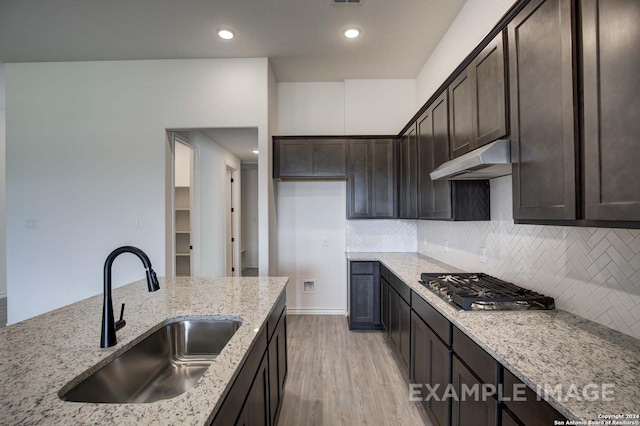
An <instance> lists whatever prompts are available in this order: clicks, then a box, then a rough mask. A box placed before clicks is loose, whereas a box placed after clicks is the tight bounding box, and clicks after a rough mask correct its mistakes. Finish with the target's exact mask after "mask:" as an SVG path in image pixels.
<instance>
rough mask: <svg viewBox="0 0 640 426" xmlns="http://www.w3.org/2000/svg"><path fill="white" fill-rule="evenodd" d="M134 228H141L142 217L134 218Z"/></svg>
mask: <svg viewBox="0 0 640 426" xmlns="http://www.w3.org/2000/svg"><path fill="white" fill-rule="evenodd" d="M136 228H142V218H141V217H139V218H137V219H136Z"/></svg>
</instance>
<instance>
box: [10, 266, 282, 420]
mask: <svg viewBox="0 0 640 426" xmlns="http://www.w3.org/2000/svg"><path fill="white" fill-rule="evenodd" d="M159 281H160V290H158V291H156V292H154V293H149V292H148V291H147V285H146V282H144V280H140V281H137V282H134V283H131V284H128V285H126V286H123V287H120V288H117V289H115V290H114V293H113V304H114V310H115V311H116V312H119V307H120V305H121V304H122V303H126V310H125V314H124V318H125V320H126V322H127V325H126V326H125V327H124V328H122V329H121V330H119V331H118V333H117V338H118V343H117V344H116V345H115V346H113V347H111V348H107V349H101V348H100V324H101V320H102V317H101V315H102V295H97V296H94V297H91V298H89V299H85V300H82V301H80V302H77V303H74V304H72V305H68V306H65V307H62V308H60V309H57V310H55V311H51V312H48V313H45V314H42V315H39V316H37V317H34V318H31V319H28V320H26V321H23V322H20V323H17V324H14V325H11V326H9V327H6V328H3V329H0V376H1V377H2V386H1V387H0V424H3V425H14V424H47V425H55V424H65V425H71V424H118V425H141V424H153V425H175V424H180V425H204V424H209V423H210V422H211V420H212V419H213V417H214V415H215V413H216V412H217V411H218V409H219V408H220V405H221V401H222V400H223V398H224V397H225V395H226V393H227V392H228V391H229V388H230V387H231V384H232V383H233V381H234V379H235V377H236V376H237V375H238V372H239V370H240V369H241V367H242V365H243V363H244V360H245V358H246V357H247V356H248V354H249V353H250V352H251V349H252V347H253V346H254V343H255V340H256V339H257V336H258V335H259V334H262V333H260V332H261V331H262V330H263V328H264V327H266V325H267V321H268V319H269V317H270V313H271V312H272V310H273V309H274V306H275V305H276V303H277V302H278V301H279V300H280V297H281V296H283V293H284V291H285V288H286V284H287V282H288V278H286V277H277V278H271V277H269V278H258V277H255V278H253V277H252V278H249V277H245V278H191V277H189V278H166V279H163V278H160V279H159ZM209 316H216V317H221V318H225V317H226V318H237V317H240V318H242V325H241V326H240V328H239V329H238V330H237V331H236V333H235V334H234V335H233V337H232V338H231V340H230V341H229V342H228V343H227V345H226V346H225V347H224V349H223V350H222V352H221V353H220V355H219V356H218V357H217V358H216V359H215V360H214V361H213V363H212V364H211V366H210V367H209V368H208V370H207V371H206V372H205V374H204V375H203V376H202V377H201V378H200V380H199V381H198V382H197V383H196V385H195V386H194V387H193V388H191V389H189V390H187V391H186V392H185V393H183V394H181V395H179V396H177V397H175V398H172V399H168V400H160V401H157V402H153V403H148V404H95V403H76V402H65V401H62V400H61V399H60V398H59V397H58V392H59V391H60V389H61V388H63V387H65V386H66V385H69V384H75V383H78V382H80V381H81V380H82V379H83V378H84V377H85V376H86V375H87V370H89V369H91V370H92V371H93V370H95V369H96V368H94V367H96V366H102V365H104V364H106V363H107V362H109V361H110V360H111V359H113V358H115V357H116V356H118V355H119V354H121V353H122V352H124V351H125V350H126V349H128V348H130V347H132V346H133V345H135V344H136V343H138V342H139V341H141V340H142V339H143V338H144V337H146V336H147V335H149V334H151V332H152V331H154V330H155V329H158V328H159V327H160V326H161V325H162V324H164V323H166V322H168V320H171V319H174V318H184V319H189V318H202V317H209ZM66 387H68V386H66Z"/></svg>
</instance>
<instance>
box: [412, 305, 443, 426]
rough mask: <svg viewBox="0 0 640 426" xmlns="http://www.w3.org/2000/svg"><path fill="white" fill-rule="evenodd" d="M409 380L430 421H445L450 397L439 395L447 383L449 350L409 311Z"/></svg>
mask: <svg viewBox="0 0 640 426" xmlns="http://www.w3.org/2000/svg"><path fill="white" fill-rule="evenodd" d="M409 376H410V379H411V383H413V384H415V385H416V387H417V388H418V389H420V393H419V394H418V395H419V396H420V400H421V401H420V403H421V405H422V406H423V407H424V409H425V410H426V412H427V414H428V415H429V418H430V419H431V421H432V423H433V424H434V425H437V426H444V425H448V424H449V413H450V411H449V410H450V400H449V398H443V395H444V393H445V390H446V387H447V385H448V384H449V383H450V382H451V349H450V348H449V347H448V346H447V345H446V344H445V343H444V342H442V341H441V340H440V339H439V338H438V336H436V334H435V333H434V332H433V330H431V328H429V326H428V325H427V324H426V323H425V322H424V321H423V320H422V319H421V318H420V317H419V316H418V315H417V314H416V313H415V312H411V369H410V373H409Z"/></svg>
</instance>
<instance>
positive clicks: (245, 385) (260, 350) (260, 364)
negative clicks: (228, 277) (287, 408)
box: [211, 294, 287, 426]
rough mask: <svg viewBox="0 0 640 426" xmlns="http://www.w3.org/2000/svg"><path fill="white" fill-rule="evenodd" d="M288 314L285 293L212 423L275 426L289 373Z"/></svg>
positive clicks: (260, 333) (218, 425)
mask: <svg viewBox="0 0 640 426" xmlns="http://www.w3.org/2000/svg"><path fill="white" fill-rule="evenodd" d="M286 317H287V313H286V294H282V296H280V299H279V300H278V302H277V303H276V306H275V307H274V309H273V311H272V312H271V314H270V316H269V318H268V320H267V323H266V325H265V326H264V327H262V329H261V330H260V332H259V334H258V336H257V337H256V342H255V343H254V345H253V348H252V349H251V351H250V352H249V354H248V355H247V358H246V360H245V361H244V364H243V365H242V367H241V368H240V371H239V372H238V375H237V376H236V379H235V381H234V382H233V384H232V385H231V388H230V389H229V391H228V393H227V395H226V397H225V399H224V401H222V405H221V406H220V409H219V410H218V412H217V413H216V415H215V417H214V419H213V421H212V423H211V424H212V425H214V426H227V425H242V426H255V425H258V426H262V425H264V426H268V425H272V426H273V425H275V424H276V423H277V420H278V415H279V412H280V407H281V405H282V399H283V397H284V383H285V380H286V376H287V327H286Z"/></svg>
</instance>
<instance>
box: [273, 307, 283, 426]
mask: <svg viewBox="0 0 640 426" xmlns="http://www.w3.org/2000/svg"><path fill="white" fill-rule="evenodd" d="M286 322H287V314H286V312H285V313H283V314H282V317H281V318H280V321H278V325H277V326H276V330H275V331H274V334H273V337H272V338H271V341H270V342H269V406H270V409H269V412H270V417H271V424H272V425H275V424H276V423H277V419H278V414H279V411H280V406H281V404H282V399H283V398H284V381H285V378H286V375H287V327H286Z"/></svg>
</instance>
